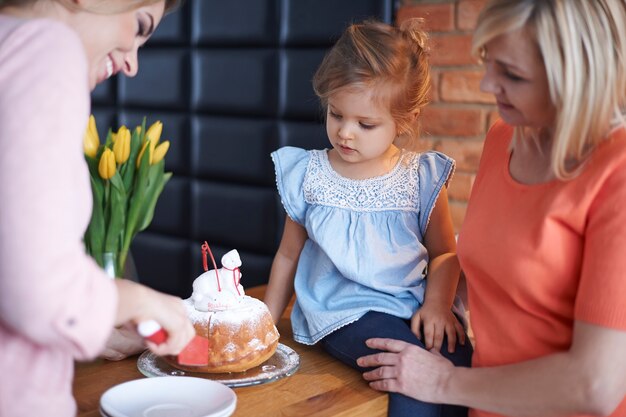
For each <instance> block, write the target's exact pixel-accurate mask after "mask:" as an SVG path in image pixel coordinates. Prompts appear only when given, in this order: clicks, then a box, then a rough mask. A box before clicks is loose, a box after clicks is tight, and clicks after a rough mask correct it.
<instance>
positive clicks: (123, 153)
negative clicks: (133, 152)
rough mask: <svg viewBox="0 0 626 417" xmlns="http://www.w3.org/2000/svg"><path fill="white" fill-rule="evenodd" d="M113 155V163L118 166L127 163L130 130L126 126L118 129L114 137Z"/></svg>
mask: <svg viewBox="0 0 626 417" xmlns="http://www.w3.org/2000/svg"><path fill="white" fill-rule="evenodd" d="M113 153H114V154H115V162H117V163H118V164H123V163H124V162H126V161H128V157H129V156H130V130H128V128H127V127H126V126H122V127H120V128H119V130H118V131H117V134H116V135H115V143H114V144H113Z"/></svg>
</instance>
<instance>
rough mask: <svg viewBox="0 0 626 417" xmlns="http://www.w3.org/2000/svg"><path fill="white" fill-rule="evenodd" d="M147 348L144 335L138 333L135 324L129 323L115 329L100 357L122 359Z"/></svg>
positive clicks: (111, 359)
mask: <svg viewBox="0 0 626 417" xmlns="http://www.w3.org/2000/svg"><path fill="white" fill-rule="evenodd" d="M145 349H146V344H145V342H144V339H143V337H141V336H140V335H139V334H137V330H136V329H135V326H134V325H132V324H130V323H127V324H125V325H123V326H121V327H115V328H114V329H113V332H112V333H111V336H109V340H108V341H107V344H106V348H105V349H104V352H102V353H101V354H100V357H102V358H104V359H108V360H110V361H120V360H122V359H124V358H127V357H128V356H132V355H135V354H137V353H139V352H141V351H143V350H145Z"/></svg>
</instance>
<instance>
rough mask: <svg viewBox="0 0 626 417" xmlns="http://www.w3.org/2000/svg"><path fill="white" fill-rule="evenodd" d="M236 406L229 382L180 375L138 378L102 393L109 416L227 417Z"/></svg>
mask: <svg viewBox="0 0 626 417" xmlns="http://www.w3.org/2000/svg"><path fill="white" fill-rule="evenodd" d="M236 406H237V396H236V395H235V392H234V391H233V390H232V389H230V388H228V387H227V386H226V385H223V384H220V383H219V382H215V381H210V380H208V379H202V378H193V377H180V376H177V377H173V376H163V377H158V378H146V379H136V380H134V381H129V382H125V383H123V384H119V385H116V386H114V387H112V388H109V389H108V390H107V391H106V392H105V393H104V394H102V397H100V413H101V414H102V415H103V416H105V417H227V416H230V415H231V414H232V413H233V412H234V411H235V407H236Z"/></svg>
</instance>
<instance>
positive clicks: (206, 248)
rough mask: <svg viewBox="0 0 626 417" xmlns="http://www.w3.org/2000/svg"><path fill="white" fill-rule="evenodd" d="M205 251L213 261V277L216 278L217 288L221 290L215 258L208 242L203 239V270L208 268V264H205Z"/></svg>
mask: <svg viewBox="0 0 626 417" xmlns="http://www.w3.org/2000/svg"><path fill="white" fill-rule="evenodd" d="M207 253H208V254H209V255H210V256H211V262H213V268H214V269H213V270H214V271H215V279H217V290H218V291H222V287H221V286H220V275H219V273H218V272H217V264H216V263H215V258H214V257H213V252H211V248H210V247H209V244H208V243H207V241H206V240H205V241H204V243H203V244H202V266H203V267H204V270H205V272H206V271H208V270H209V266H208V264H207V259H206V255H207Z"/></svg>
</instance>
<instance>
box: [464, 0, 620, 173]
mask: <svg viewBox="0 0 626 417" xmlns="http://www.w3.org/2000/svg"><path fill="white" fill-rule="evenodd" d="M522 28H524V29H525V30H527V31H528V33H530V34H531V36H533V37H534V41H535V42H536V44H537V47H538V49H539V51H540V53H541V56H542V58H543V62H544V65H545V68H546V75H547V78H548V85H549V88H550V98H551V100H552V103H553V105H554V106H555V109H556V122H555V126H554V131H553V132H552V133H553V143H552V149H551V161H550V164H551V169H552V171H553V173H554V174H555V175H556V177H557V178H559V179H563V180H565V179H569V178H572V177H574V176H575V175H577V174H578V172H579V171H580V169H581V168H582V165H583V163H584V161H585V160H586V158H587V157H588V156H589V155H590V153H591V152H592V151H593V150H594V149H595V148H596V146H598V145H599V144H600V143H601V142H602V141H603V140H605V139H606V138H607V134H608V133H609V131H610V130H611V129H612V128H614V127H616V126H620V125H621V126H626V124H625V120H624V111H625V110H626V5H625V3H624V1H621V0H620V1H616V0H591V1H590V0H495V1H494V0H492V1H490V2H489V3H488V4H487V5H486V6H485V8H484V9H483V11H482V12H481V14H480V16H479V18H478V23H477V27H476V30H475V32H474V39H473V44H472V50H473V52H474V53H475V54H481V53H482V52H483V51H484V47H485V44H486V43H488V42H489V41H490V40H492V39H494V38H496V37H497V36H499V35H502V34H504V33H507V32H511V31H515V30H517V29H522ZM536 133H537V132H531V131H529V129H525V128H522V127H516V129H515V139H520V138H524V137H526V136H528V135H529V134H536ZM513 146H515V142H514V143H513Z"/></svg>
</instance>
